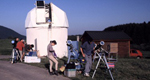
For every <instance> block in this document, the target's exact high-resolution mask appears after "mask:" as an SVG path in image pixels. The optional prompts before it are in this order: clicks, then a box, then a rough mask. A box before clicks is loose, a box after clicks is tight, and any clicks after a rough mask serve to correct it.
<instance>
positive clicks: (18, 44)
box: [16, 41, 24, 51]
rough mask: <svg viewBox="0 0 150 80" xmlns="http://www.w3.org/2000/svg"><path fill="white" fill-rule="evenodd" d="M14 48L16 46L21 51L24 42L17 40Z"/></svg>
mask: <svg viewBox="0 0 150 80" xmlns="http://www.w3.org/2000/svg"><path fill="white" fill-rule="evenodd" d="M16 48H17V49H18V50H20V51H22V50H23V48H24V44H23V43H22V42H21V41H19V42H18V43H17V46H16Z"/></svg>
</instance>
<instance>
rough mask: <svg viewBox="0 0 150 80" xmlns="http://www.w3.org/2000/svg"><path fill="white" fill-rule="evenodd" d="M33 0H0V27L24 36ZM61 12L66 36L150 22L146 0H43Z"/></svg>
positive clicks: (148, 0) (149, 4)
mask: <svg viewBox="0 0 150 80" xmlns="http://www.w3.org/2000/svg"><path fill="white" fill-rule="evenodd" d="M35 1H36V0H1V1H0V25H3V26H6V27H8V28H11V29H13V30H15V31H16V32H18V33H20V34H23V35H26V30H25V27H24V26H25V19H26V16H27V13H28V12H29V11H30V10H31V9H32V8H34V7H35V5H34V3H35ZM45 2H46V3H50V2H52V3H54V4H55V5H56V6H58V7H59V8H61V9H62V10H64V11H65V12H66V14H67V17H68V21H69V29H68V32H69V35H75V34H82V33H83V32H84V31H85V30H103V29H105V28H106V27H109V26H115V25H119V24H126V23H142V22H144V21H145V22H148V21H150V0H45Z"/></svg>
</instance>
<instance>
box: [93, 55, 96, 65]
mask: <svg viewBox="0 0 150 80" xmlns="http://www.w3.org/2000/svg"><path fill="white" fill-rule="evenodd" d="M95 57H96V53H94V56H93V63H94V60H95Z"/></svg>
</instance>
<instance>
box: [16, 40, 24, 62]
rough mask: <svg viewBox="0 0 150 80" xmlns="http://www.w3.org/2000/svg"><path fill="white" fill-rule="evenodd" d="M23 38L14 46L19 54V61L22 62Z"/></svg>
mask: <svg viewBox="0 0 150 80" xmlns="http://www.w3.org/2000/svg"><path fill="white" fill-rule="evenodd" d="M24 46H25V45H24V39H21V40H20V41H19V42H18V43H17V46H16V49H18V51H19V54H20V61H21V62H22V51H23V48H24Z"/></svg>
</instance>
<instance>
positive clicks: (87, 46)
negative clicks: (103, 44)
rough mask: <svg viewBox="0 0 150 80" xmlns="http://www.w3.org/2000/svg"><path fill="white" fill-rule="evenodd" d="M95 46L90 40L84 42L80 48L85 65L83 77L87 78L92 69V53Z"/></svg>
mask: <svg viewBox="0 0 150 80" xmlns="http://www.w3.org/2000/svg"><path fill="white" fill-rule="evenodd" d="M94 48H95V44H94V42H92V40H89V41H86V42H84V43H83V45H82V46H81V48H80V50H81V53H82V56H83V57H85V60H86V64H85V70H84V76H87V77H89V76H90V75H89V72H90V70H91V67H92V53H93V52H94Z"/></svg>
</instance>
